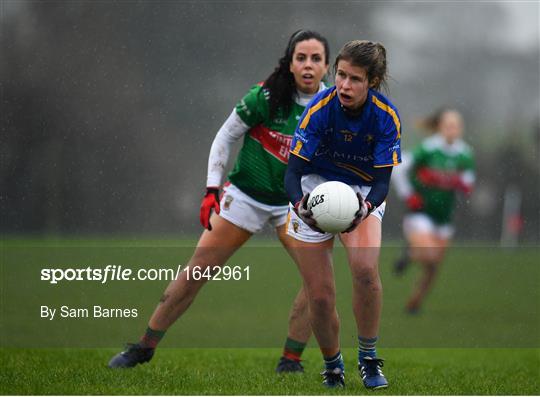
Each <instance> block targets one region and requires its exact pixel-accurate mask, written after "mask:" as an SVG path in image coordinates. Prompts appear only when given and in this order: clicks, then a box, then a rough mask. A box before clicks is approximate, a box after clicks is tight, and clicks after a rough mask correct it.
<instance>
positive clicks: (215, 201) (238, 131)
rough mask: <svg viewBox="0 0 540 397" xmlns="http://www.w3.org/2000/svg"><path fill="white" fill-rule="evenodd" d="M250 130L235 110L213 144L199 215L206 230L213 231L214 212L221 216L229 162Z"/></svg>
mask: <svg viewBox="0 0 540 397" xmlns="http://www.w3.org/2000/svg"><path fill="white" fill-rule="evenodd" d="M248 130H249V126H248V125H247V124H246V123H244V121H243V120H242V119H241V118H240V116H238V114H237V113H236V110H233V111H232V113H231V114H230V116H229V117H228V118H227V120H226V121H225V123H223V125H222V126H221V128H220V129H219V130H218V132H217V134H216V136H215V138H214V141H213V142H212V146H211V148H210V155H209V156H208V172H207V175H206V194H205V195H204V197H203V200H202V202H201V210H200V214H199V218H200V221H201V225H202V226H203V227H204V228H205V229H208V230H212V225H211V224H210V216H211V214H212V210H214V211H215V212H216V214H219V210H220V208H219V188H220V186H221V183H222V181H223V175H224V174H225V170H226V167H227V164H228V162H229V157H230V153H231V149H232V148H233V147H234V145H235V143H236V142H238V141H239V140H240V138H241V137H243V136H244V134H245V133H246V132H247V131H248Z"/></svg>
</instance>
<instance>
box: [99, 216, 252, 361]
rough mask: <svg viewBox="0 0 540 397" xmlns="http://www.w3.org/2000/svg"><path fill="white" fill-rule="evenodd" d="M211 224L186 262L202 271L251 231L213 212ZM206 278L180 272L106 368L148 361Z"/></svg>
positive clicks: (220, 261)
mask: <svg viewBox="0 0 540 397" xmlns="http://www.w3.org/2000/svg"><path fill="white" fill-rule="evenodd" d="M211 223H212V226H213V228H212V231H208V230H205V231H204V232H203V234H202V235H201V237H200V239H199V242H198V244H197V247H196V248H195V252H194V254H193V256H192V257H191V259H190V260H189V262H188V264H187V265H188V266H189V267H193V266H200V270H201V271H202V272H204V269H205V268H207V267H208V266H222V265H223V264H225V263H226V261H227V260H228V259H229V258H230V257H231V256H232V255H233V254H234V252H235V251H236V250H237V249H238V248H240V247H241V246H242V245H243V244H244V243H245V242H246V241H247V240H248V239H249V238H250V237H251V233H249V232H247V231H246V230H243V229H241V228H239V227H237V226H235V225H233V224H232V223H230V222H229V221H227V220H225V219H224V218H221V217H220V216H217V215H215V214H214V215H212V218H211ZM188 271H189V270H188ZM206 281H207V279H206V278H202V279H201V280H194V278H193V277H190V278H188V277H187V274H186V271H184V272H182V273H181V274H180V275H179V277H178V278H177V279H176V280H174V281H172V282H171V283H170V284H169V286H168V287H167V289H166V290H165V293H164V294H163V296H162V297H161V299H160V302H159V304H158V306H157V307H156V309H155V310H154V313H153V314H152V317H151V318H150V321H149V323H148V328H147V330H146V333H145V334H144V335H143V337H142V338H141V341H140V342H139V343H135V344H128V346H127V348H126V350H125V351H123V352H121V353H119V354H117V355H116V356H114V357H113V358H112V359H111V361H110V362H109V367H111V368H129V367H134V366H135V365H137V364H142V363H145V362H148V361H150V359H151V358H152V356H153V354H154V349H155V347H156V346H157V344H158V343H159V341H160V340H161V338H162V337H163V334H164V333H165V331H166V330H167V329H168V328H169V327H170V326H171V325H172V324H173V323H174V322H175V321H176V320H177V319H178V318H179V317H180V316H181V315H182V314H183V313H184V312H185V311H186V310H187V309H188V308H189V306H190V305H191V303H192V302H193V300H194V299H195V297H196V295H197V293H198V292H199V290H200V289H201V287H202V286H203V285H204V284H205V282H206Z"/></svg>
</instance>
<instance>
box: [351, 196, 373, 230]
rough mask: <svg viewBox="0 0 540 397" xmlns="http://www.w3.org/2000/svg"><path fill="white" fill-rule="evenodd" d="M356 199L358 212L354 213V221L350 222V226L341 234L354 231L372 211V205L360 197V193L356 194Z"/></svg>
mask: <svg viewBox="0 0 540 397" xmlns="http://www.w3.org/2000/svg"><path fill="white" fill-rule="evenodd" d="M356 197H358V204H359V205H360V207H359V209H358V211H356V214H354V220H353V221H352V223H351V226H349V227H348V228H347V229H345V230H344V231H343V233H350V232H352V231H353V230H354V229H356V227H357V226H358V225H359V224H360V222H362V221H363V220H364V219H366V218H367V217H368V215H369V214H371V212H372V211H373V209H374V208H373V205H372V204H371V203H370V202H369V201H365V200H364V199H363V198H362V196H361V195H360V193H356Z"/></svg>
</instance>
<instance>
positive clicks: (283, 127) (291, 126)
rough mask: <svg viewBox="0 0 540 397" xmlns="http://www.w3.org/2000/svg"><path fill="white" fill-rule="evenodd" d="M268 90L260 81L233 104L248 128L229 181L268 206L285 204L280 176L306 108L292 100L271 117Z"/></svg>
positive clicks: (282, 173) (286, 200) (281, 176)
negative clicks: (287, 108) (286, 110)
mask: <svg viewBox="0 0 540 397" xmlns="http://www.w3.org/2000/svg"><path fill="white" fill-rule="evenodd" d="M268 97H269V93H268V91H267V90H266V89H264V88H263V87H262V83H260V84H257V85H255V86H253V87H252V88H251V89H250V90H249V92H248V93H247V94H246V96H244V98H242V100H241V101H240V102H239V103H238V104H237V105H236V109H235V110H236V113H237V114H238V116H239V117H240V118H241V119H242V121H243V122H244V123H246V124H247V125H248V127H249V131H248V132H247V133H246V135H245V137H244V143H243V146H242V148H241V149H240V153H239V154H238V157H237V159H236V163H235V165H234V168H233V170H232V171H231V172H230V173H229V176H228V177H229V180H230V181H231V182H232V183H233V184H234V185H236V186H237V187H238V188H239V189H240V190H242V191H243V192H244V193H246V194H247V195H249V196H250V197H252V198H253V199H255V200H257V201H259V202H261V203H263V204H268V205H287V204H288V202H289V200H288V199H287V196H286V194H285V188H284V186H283V178H284V175H285V169H286V168H287V162H288V160H289V148H290V145H291V140H292V135H293V134H294V130H295V129H296V125H297V124H298V120H299V119H300V116H301V115H302V113H303V111H304V109H305V107H304V106H301V105H299V104H298V103H296V102H294V103H293V105H292V107H291V112H290V114H289V115H288V116H287V117H285V116H284V115H283V111H282V110H281V109H279V110H278V112H277V114H276V116H275V117H273V118H270V114H269V113H270V112H269V103H268Z"/></svg>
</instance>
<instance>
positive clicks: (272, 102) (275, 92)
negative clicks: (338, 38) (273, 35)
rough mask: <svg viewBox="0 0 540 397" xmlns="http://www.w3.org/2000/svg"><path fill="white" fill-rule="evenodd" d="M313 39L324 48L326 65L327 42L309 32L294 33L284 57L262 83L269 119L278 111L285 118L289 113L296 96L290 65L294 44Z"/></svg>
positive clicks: (327, 60)
mask: <svg viewBox="0 0 540 397" xmlns="http://www.w3.org/2000/svg"><path fill="white" fill-rule="evenodd" d="M310 39H315V40H317V41H319V42H321V44H322V45H323V46H324V53H325V63H326V64H328V62H329V58H330V47H329V45H328V40H326V38H324V37H323V36H322V35H321V34H319V33H317V32H314V31H311V30H298V31H296V32H294V33H293V34H292V35H291V37H290V39H289V43H288V44H287V48H286V49H285V55H283V57H281V58H280V59H279V63H278V66H277V67H276V68H275V69H274V72H273V73H272V74H271V75H270V76H268V78H267V79H266V81H265V82H264V88H265V89H266V90H268V92H269V94H270V98H269V107H270V118H274V117H276V116H277V113H278V109H281V110H282V112H283V117H284V118H287V117H288V116H289V113H290V112H291V108H292V104H293V102H294V96H295V95H296V84H295V82H294V75H293V74H292V73H291V71H290V70H289V69H290V65H291V62H292V60H293V55H294V50H295V48H296V44H298V43H299V42H301V41H304V40H310Z"/></svg>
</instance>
